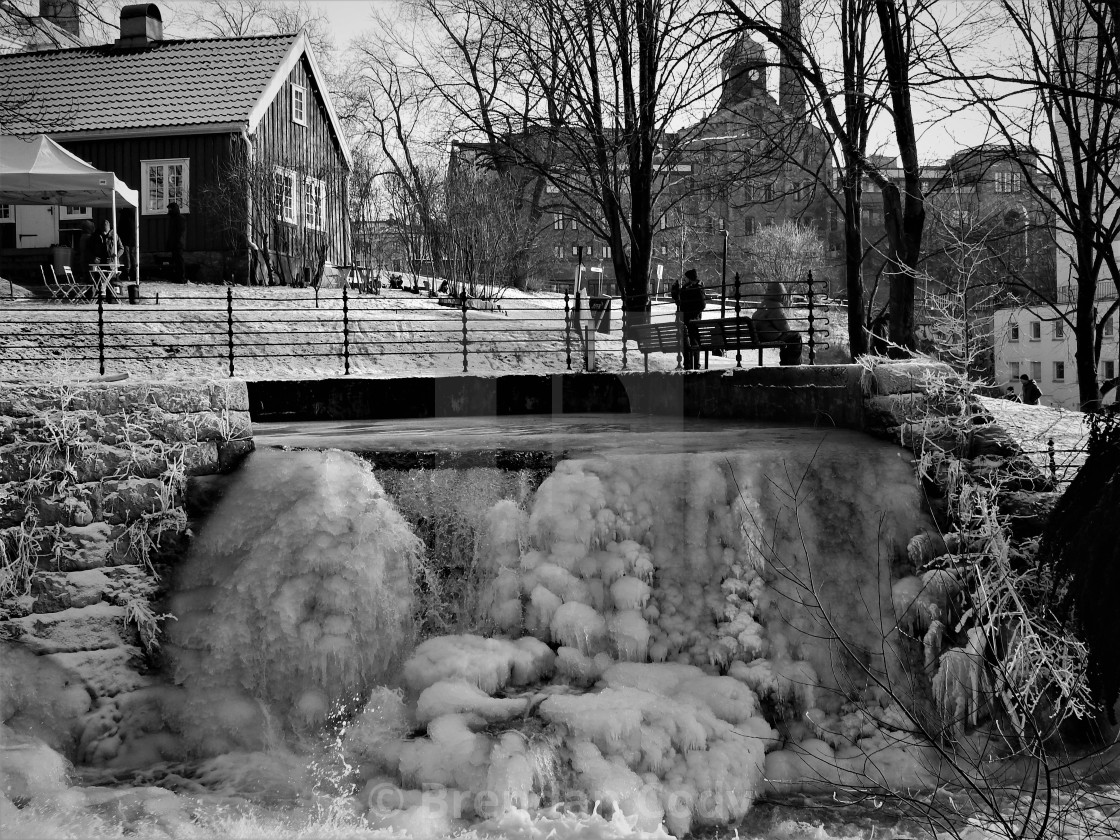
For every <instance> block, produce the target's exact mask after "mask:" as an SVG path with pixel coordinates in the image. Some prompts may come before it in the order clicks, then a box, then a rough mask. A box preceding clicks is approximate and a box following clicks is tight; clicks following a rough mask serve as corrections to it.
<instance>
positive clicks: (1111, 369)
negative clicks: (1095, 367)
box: [1101, 359, 1116, 379]
mask: <svg viewBox="0 0 1120 840" xmlns="http://www.w3.org/2000/svg"><path fill="white" fill-rule="evenodd" d="M1101 364H1102V365H1103V366H1104V372H1103V373H1102V374H1101V379H1112V377H1114V376H1115V375H1116V362H1114V361H1112V359H1105V360H1104V361H1103V362H1102V363H1101Z"/></svg>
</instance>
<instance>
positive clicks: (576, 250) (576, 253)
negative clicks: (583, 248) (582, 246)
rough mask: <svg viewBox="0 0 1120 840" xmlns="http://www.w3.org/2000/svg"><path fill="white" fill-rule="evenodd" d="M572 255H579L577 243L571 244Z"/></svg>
mask: <svg viewBox="0 0 1120 840" xmlns="http://www.w3.org/2000/svg"><path fill="white" fill-rule="evenodd" d="M572 256H573V257H578V256H579V246H578V245H573V246H572Z"/></svg>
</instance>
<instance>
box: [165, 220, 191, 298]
mask: <svg viewBox="0 0 1120 840" xmlns="http://www.w3.org/2000/svg"><path fill="white" fill-rule="evenodd" d="M186 239H187V226H186V223H185V221H184V219H183V214H182V212H181V211H180V210H179V203H178V202H177V201H170V202H168V204H167V250H168V251H170V252H171V280H172V282H174V283H183V282H185V281H186V279H187V276H186V275H187V268H186V265H185V263H184V262H183V249H184V248H185V247H186Z"/></svg>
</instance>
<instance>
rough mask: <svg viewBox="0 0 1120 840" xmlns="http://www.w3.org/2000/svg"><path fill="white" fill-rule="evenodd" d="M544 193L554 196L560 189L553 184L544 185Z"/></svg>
mask: <svg viewBox="0 0 1120 840" xmlns="http://www.w3.org/2000/svg"><path fill="white" fill-rule="evenodd" d="M544 191H545V192H546V193H551V194H553V195H555V194H556V193H558V192H560V188H559V187H558V186H556V185H555V184H545V188H544Z"/></svg>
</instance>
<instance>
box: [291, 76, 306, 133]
mask: <svg viewBox="0 0 1120 840" xmlns="http://www.w3.org/2000/svg"><path fill="white" fill-rule="evenodd" d="M292 122H294V123H299V124H300V125H307V88H305V87H303V86H302V85H292Z"/></svg>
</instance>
